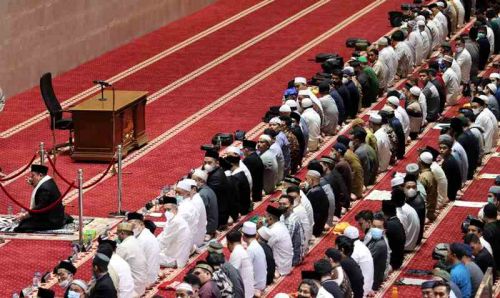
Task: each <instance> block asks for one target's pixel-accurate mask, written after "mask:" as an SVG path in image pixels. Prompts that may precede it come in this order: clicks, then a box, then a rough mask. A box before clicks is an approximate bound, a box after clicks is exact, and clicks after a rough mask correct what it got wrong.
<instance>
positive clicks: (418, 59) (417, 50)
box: [408, 28, 424, 66]
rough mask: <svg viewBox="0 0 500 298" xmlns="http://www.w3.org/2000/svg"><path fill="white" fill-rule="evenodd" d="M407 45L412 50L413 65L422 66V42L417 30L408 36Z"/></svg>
mask: <svg viewBox="0 0 500 298" xmlns="http://www.w3.org/2000/svg"><path fill="white" fill-rule="evenodd" d="M408 45H409V46H410V47H411V48H412V52H413V53H414V55H415V56H414V59H413V61H414V62H415V65H417V66H418V65H420V64H422V60H423V59H424V40H423V37H422V35H421V34H420V32H419V30H418V28H416V29H415V30H413V31H412V32H410V33H409V34H408Z"/></svg>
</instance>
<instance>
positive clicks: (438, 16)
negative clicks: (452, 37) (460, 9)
mask: <svg viewBox="0 0 500 298" xmlns="http://www.w3.org/2000/svg"><path fill="white" fill-rule="evenodd" d="M429 8H430V9H431V10H432V14H433V15H434V19H435V20H436V21H437V22H438V23H439V24H440V25H441V30H442V31H441V32H442V33H443V35H442V36H443V40H445V39H446V37H447V36H448V31H449V29H450V28H448V19H446V16H445V15H444V14H443V13H442V12H441V10H442V9H443V8H444V3H442V2H437V3H434V4H431V5H429Z"/></svg>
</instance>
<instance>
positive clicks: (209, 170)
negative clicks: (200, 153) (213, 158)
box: [203, 165, 215, 173]
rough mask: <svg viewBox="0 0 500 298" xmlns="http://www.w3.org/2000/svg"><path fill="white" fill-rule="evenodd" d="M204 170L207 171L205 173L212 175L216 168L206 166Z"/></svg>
mask: <svg viewBox="0 0 500 298" xmlns="http://www.w3.org/2000/svg"><path fill="white" fill-rule="evenodd" d="M203 168H204V169H205V171H207V173H212V172H213V170H215V167H214V166H213V165H204V166H203Z"/></svg>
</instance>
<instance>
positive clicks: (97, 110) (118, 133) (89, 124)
mask: <svg viewBox="0 0 500 298" xmlns="http://www.w3.org/2000/svg"><path fill="white" fill-rule="evenodd" d="M114 92H115V94H114V95H113V91H112V90H105V91H104V98H105V100H102V99H101V93H99V94H96V95H94V96H92V97H89V98H87V99H85V100H84V101H83V102H82V103H80V104H78V105H76V106H74V107H72V108H70V109H69V111H70V112H71V113H72V114H73V117H72V118H73V124H74V148H73V153H72V154H71V158H72V159H73V160H85V161H111V159H112V158H113V155H114V153H115V151H116V146H118V145H119V144H122V148H123V156H126V155H127V153H128V152H129V151H130V150H132V149H134V148H138V147H141V146H142V145H144V144H146V143H147V142H148V138H147V136H146V121H145V111H146V100H147V99H146V96H147V94H148V92H145V91H124V90H116V91H114ZM113 96H114V98H115V100H114V107H113Z"/></svg>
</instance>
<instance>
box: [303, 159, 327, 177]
mask: <svg viewBox="0 0 500 298" xmlns="http://www.w3.org/2000/svg"><path fill="white" fill-rule="evenodd" d="M307 169H308V170H313V171H317V172H318V173H319V174H320V175H321V176H323V174H324V173H325V171H324V170H323V167H322V166H321V164H320V163H319V161H317V160H312V161H311V162H310V163H309V164H308V165H307Z"/></svg>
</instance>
